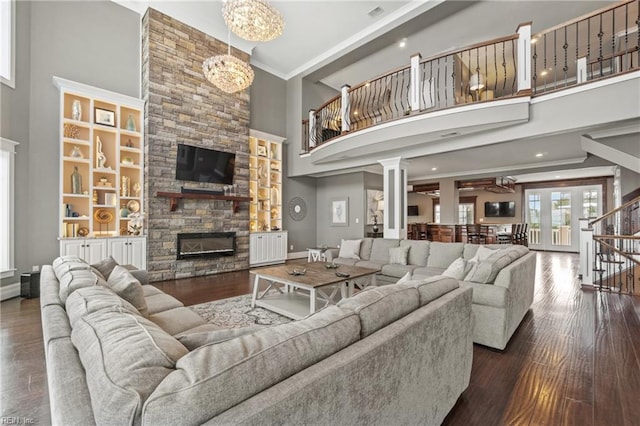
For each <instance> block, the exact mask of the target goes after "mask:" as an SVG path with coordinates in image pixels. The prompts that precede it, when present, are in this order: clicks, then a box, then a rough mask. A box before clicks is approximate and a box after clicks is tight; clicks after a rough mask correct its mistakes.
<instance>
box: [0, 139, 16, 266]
mask: <svg viewBox="0 0 640 426" xmlns="http://www.w3.org/2000/svg"><path fill="white" fill-rule="evenodd" d="M16 145H17V143H15V142H13V141H10V140H8V139H4V138H1V139H0V147H1V149H0V277H1V278H6V277H10V276H12V275H13V271H14V270H15V269H14V263H13V183H14V178H13V173H14V171H13V163H14V158H13V157H14V155H15V146H16Z"/></svg>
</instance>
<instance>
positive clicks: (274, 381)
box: [41, 257, 473, 426]
mask: <svg viewBox="0 0 640 426" xmlns="http://www.w3.org/2000/svg"><path fill="white" fill-rule="evenodd" d="M136 277H137V278H139V279H141V280H142V282H143V283H144V282H145V273H144V271H126V270H124V269H123V268H121V267H119V266H113V264H112V263H111V262H104V263H103V264H101V265H97V268H95V269H92V268H91V267H90V266H89V265H87V264H86V263H84V262H82V261H81V260H80V259H77V258H71V257H65V258H59V259H56V261H54V262H53V265H46V266H44V267H43V268H42V274H41V308H42V326H43V334H44V343H45V354H46V364H47V375H48V385H49V397H50V401H51V414H52V422H53V424H57V425H91V424H114V425H115V424H117V425H129V424H132V425H153V426H160V425H175V424H180V425H196V424H255V425H257V424H261V425H269V424H309V425H311V424H318V425H326V424H353V425H376V424H380V425H383V424H426V425H435V424H439V423H441V422H442V421H443V419H444V418H445V416H446V415H447V413H448V412H449V411H450V410H451V408H452V407H453V406H454V404H455V403H456V401H457V399H458V398H459V396H460V395H461V393H462V392H463V391H464V390H465V389H466V387H467V386H468V384H469V377H470V373H471V364H472V356H473V348H472V345H473V343H472V336H471V321H472V314H471V290H470V289H468V288H462V287H460V286H459V284H458V282H457V281H456V280H455V279H452V278H447V277H432V278H427V279H423V280H414V281H409V282H405V283H403V284H399V285H395V286H386V287H372V288H371V289H367V290H365V291H362V292H360V293H358V294H357V295H355V296H354V297H352V298H349V299H345V300H343V301H341V302H340V303H339V304H338V305H337V306H330V307H327V308H325V309H323V310H321V311H320V312H317V313H316V314H314V315H311V316H309V317H308V318H306V319H304V320H301V321H295V322H291V323H287V324H282V325H277V326H270V327H262V328H258V327H255V328H245V329H241V330H232V331H231V332H230V330H216V329H215V327H213V326H212V325H209V324H206V323H205V322H204V321H203V320H202V319H201V318H200V317H199V316H198V315H196V314H195V313H193V312H192V311H191V310H190V309H188V308H185V307H183V306H182V304H181V303H180V302H179V301H178V300H176V299H174V298H172V297H171V296H168V295H166V294H164V293H162V292H161V291H160V290H158V289H157V288H155V287H153V286H150V285H146V284H141V283H140V282H139V280H137V279H136Z"/></svg>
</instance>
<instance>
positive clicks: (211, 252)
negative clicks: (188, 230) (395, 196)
mask: <svg viewBox="0 0 640 426" xmlns="http://www.w3.org/2000/svg"><path fill="white" fill-rule="evenodd" d="M235 252H236V233H235V232H198V233H192V234H178V256H177V257H178V260H180V259H190V258H198V257H199V258H203V257H219V256H233V255H234V254H235Z"/></svg>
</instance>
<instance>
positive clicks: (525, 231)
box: [519, 223, 529, 247]
mask: <svg viewBox="0 0 640 426" xmlns="http://www.w3.org/2000/svg"><path fill="white" fill-rule="evenodd" d="M519 240H520V244H522V245H523V246H525V247H529V224H528V223H523V224H522V229H521V230H520V238H519Z"/></svg>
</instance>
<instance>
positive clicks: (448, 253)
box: [427, 241, 464, 269]
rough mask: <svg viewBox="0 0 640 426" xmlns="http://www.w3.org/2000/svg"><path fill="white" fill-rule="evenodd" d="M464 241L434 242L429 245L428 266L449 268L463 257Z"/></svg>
mask: <svg viewBox="0 0 640 426" xmlns="http://www.w3.org/2000/svg"><path fill="white" fill-rule="evenodd" d="M463 248H464V244H463V243H441V242H438V241H435V242H432V243H431V245H430V246H429V259H428V260H427V266H429V267H433V268H443V269H447V268H448V267H449V265H451V264H452V263H453V261H454V260H456V259H457V258H459V257H462V249H463Z"/></svg>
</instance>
